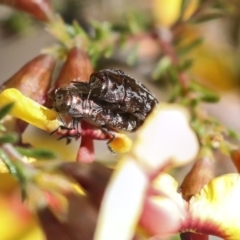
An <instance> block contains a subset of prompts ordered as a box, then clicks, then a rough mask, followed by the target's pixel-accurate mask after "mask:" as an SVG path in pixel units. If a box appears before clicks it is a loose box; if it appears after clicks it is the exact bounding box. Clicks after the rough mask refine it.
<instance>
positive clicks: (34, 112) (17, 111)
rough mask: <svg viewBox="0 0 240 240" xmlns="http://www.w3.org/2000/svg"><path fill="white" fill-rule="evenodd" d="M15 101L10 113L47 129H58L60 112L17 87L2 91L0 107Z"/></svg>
mask: <svg viewBox="0 0 240 240" xmlns="http://www.w3.org/2000/svg"><path fill="white" fill-rule="evenodd" d="M11 102H14V106H13V108H12V109H11V111H10V114H11V115H12V116H14V117H16V118H19V119H21V120H23V121H25V122H28V123H30V124H32V125H34V126H36V127H38V128H41V129H43V130H46V131H49V132H51V131H54V130H56V129H57V128H58V127H59V126H60V125H62V123H61V122H60V121H59V120H57V118H58V114H57V113H56V112H55V111H52V110H50V109H48V108H46V107H44V106H42V105H40V104H38V103H37V102H35V101H33V100H31V99H30V98H28V97H25V96H24V95H22V93H21V92H20V91H18V90H17V89H15V88H9V89H6V90H4V91H3V92H2V93H0V107H3V106H4V105H6V104H8V103H11Z"/></svg>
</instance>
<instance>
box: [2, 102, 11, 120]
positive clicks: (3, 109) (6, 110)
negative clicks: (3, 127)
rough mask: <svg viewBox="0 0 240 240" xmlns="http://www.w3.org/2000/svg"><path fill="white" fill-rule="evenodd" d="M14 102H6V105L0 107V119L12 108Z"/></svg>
mask: <svg viewBox="0 0 240 240" xmlns="http://www.w3.org/2000/svg"><path fill="white" fill-rule="evenodd" d="M13 105H14V103H8V104H7V105H5V106H4V107H2V108H1V109H0V119H2V118H3V117H5V116H6V115H7V114H8V113H9V111H10V110H11V109H12V107H13Z"/></svg>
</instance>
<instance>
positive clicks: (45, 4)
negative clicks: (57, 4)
mask: <svg viewBox="0 0 240 240" xmlns="http://www.w3.org/2000/svg"><path fill="white" fill-rule="evenodd" d="M0 3H1V4H5V5H9V6H11V7H13V8H16V9H18V10H21V11H24V12H27V13H29V14H31V15H33V16H34V17H35V18H37V19H38V20H41V21H48V20H50V19H52V18H53V15H54V14H53V10H52V6H51V4H50V1H49V0H37V1H36V0H0Z"/></svg>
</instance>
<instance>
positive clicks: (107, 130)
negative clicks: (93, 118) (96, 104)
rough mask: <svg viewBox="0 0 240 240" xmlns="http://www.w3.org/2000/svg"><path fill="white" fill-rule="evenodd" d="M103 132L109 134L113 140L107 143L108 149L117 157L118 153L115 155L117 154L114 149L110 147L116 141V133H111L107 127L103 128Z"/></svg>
mask: <svg viewBox="0 0 240 240" xmlns="http://www.w3.org/2000/svg"><path fill="white" fill-rule="evenodd" d="M101 130H102V131H103V132H105V133H107V134H108V135H110V137H111V138H110V139H109V140H108V141H107V147H108V149H109V151H110V152H111V153H112V154H113V155H116V153H115V152H114V151H113V149H112V148H111V147H110V143H111V142H112V141H114V139H115V134H114V132H113V131H111V130H109V129H108V128H106V127H101Z"/></svg>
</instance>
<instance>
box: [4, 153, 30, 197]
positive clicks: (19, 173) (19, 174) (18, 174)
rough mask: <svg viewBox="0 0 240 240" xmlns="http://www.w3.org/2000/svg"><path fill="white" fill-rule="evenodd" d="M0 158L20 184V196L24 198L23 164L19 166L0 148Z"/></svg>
mask: <svg viewBox="0 0 240 240" xmlns="http://www.w3.org/2000/svg"><path fill="white" fill-rule="evenodd" d="M0 158H1V160H2V161H3V163H4V164H5V165H6V167H7V169H8V171H9V172H10V173H11V174H12V175H13V177H15V178H16V179H17V180H18V181H19V183H20V185H21V191H22V198H25V196H26V190H25V185H26V177H25V175H24V169H23V166H20V165H19V164H17V163H15V162H13V161H11V159H10V158H9V157H8V156H7V154H6V153H5V152H4V151H2V150H1V149H0Z"/></svg>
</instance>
